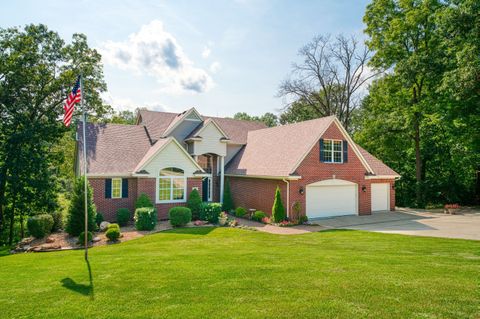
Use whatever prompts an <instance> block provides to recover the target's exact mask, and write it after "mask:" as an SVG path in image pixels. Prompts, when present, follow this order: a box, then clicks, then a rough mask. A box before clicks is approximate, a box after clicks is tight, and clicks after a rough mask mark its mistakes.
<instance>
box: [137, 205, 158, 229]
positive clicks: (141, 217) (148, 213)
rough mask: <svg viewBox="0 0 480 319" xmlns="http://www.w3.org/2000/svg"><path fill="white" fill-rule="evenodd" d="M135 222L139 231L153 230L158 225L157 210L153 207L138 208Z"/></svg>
mask: <svg viewBox="0 0 480 319" xmlns="http://www.w3.org/2000/svg"><path fill="white" fill-rule="evenodd" d="M134 220H135V228H136V229H137V230H153V229H154V228H155V225H156V224H157V210H156V209H155V208H153V207H142V208H137V209H136V210H135V217H134Z"/></svg>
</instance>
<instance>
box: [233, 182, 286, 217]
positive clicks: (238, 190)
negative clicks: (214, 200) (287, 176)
mask: <svg viewBox="0 0 480 319" xmlns="http://www.w3.org/2000/svg"><path fill="white" fill-rule="evenodd" d="M225 178H226V179H228V181H229V183H230V190H231V193H232V198H233V203H234V205H235V207H239V206H241V207H244V208H246V209H250V208H254V209H256V210H261V211H263V212H265V213H266V214H267V215H271V214H272V206H273V201H274V198H275V190H276V188H277V185H278V186H279V187H280V192H281V194H282V200H283V205H284V206H286V201H287V184H286V183H285V182H284V181H281V180H273V179H259V178H246V177H225Z"/></svg>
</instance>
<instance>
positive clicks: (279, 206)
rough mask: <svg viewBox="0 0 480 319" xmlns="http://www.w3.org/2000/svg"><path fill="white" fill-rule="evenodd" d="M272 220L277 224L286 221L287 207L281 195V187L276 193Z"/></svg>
mask: <svg viewBox="0 0 480 319" xmlns="http://www.w3.org/2000/svg"><path fill="white" fill-rule="evenodd" d="M272 219H273V221H274V222H275V223H279V222H281V221H284V220H285V207H283V203H282V195H281V193H280V187H278V186H277V190H276V191H275V201H274V202H273V207H272Z"/></svg>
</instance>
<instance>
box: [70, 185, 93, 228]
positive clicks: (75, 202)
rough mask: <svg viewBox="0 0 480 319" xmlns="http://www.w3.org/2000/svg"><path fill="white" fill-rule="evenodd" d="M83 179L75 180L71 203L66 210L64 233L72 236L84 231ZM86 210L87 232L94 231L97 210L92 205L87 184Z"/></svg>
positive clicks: (89, 188) (90, 190)
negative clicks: (66, 218) (66, 217)
mask: <svg viewBox="0 0 480 319" xmlns="http://www.w3.org/2000/svg"><path fill="white" fill-rule="evenodd" d="M83 183H84V177H83V176H82V177H79V178H78V179H76V180H75V185H74V187H73V195H72V202H71V203H70V208H69V209H68V220H67V227H66V231H67V233H69V234H70V235H72V236H78V235H79V234H80V233H81V232H83V231H84V230H85V198H84V184H83ZM87 208H88V230H89V231H94V230H95V229H96V226H97V225H96V224H95V217H96V214H97V210H96V208H95V204H93V198H92V187H90V184H88V183H87Z"/></svg>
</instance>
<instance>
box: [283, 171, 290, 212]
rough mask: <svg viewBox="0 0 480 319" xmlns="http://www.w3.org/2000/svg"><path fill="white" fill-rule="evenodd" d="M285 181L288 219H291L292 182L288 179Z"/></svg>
mask: <svg viewBox="0 0 480 319" xmlns="http://www.w3.org/2000/svg"><path fill="white" fill-rule="evenodd" d="M283 181H284V182H285V183H287V217H290V182H289V181H288V180H287V179H286V178H284V179H283Z"/></svg>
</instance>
